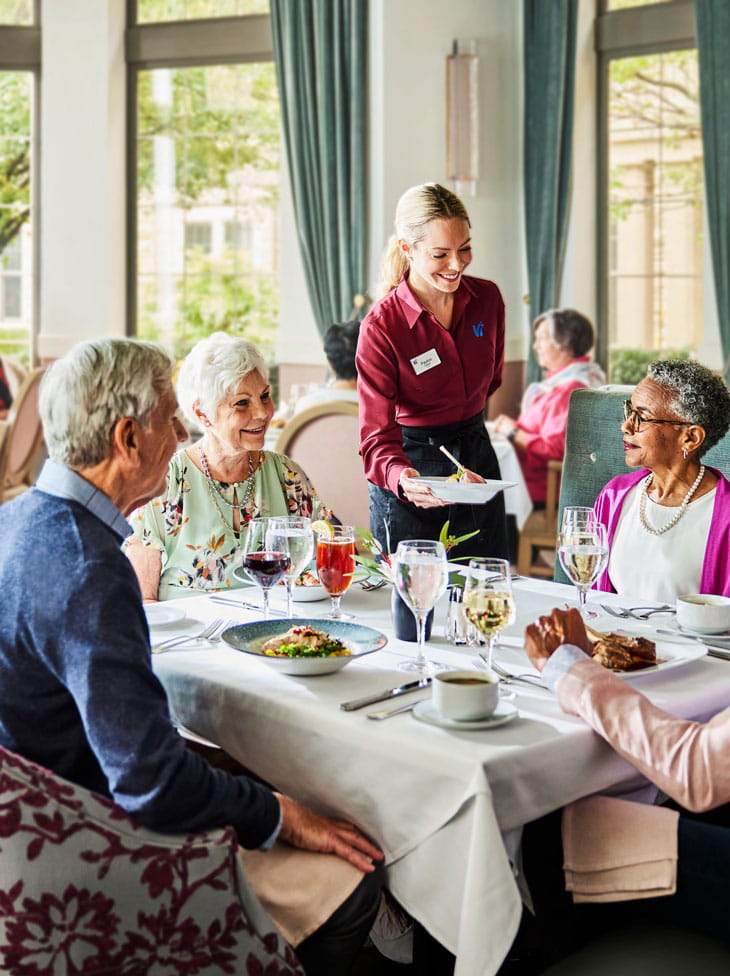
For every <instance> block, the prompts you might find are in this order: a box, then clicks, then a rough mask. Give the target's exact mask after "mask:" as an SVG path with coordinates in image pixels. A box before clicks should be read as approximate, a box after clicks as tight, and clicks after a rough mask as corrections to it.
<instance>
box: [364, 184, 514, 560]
mask: <svg viewBox="0 0 730 976" xmlns="http://www.w3.org/2000/svg"><path fill="white" fill-rule="evenodd" d="M471 259H472V253H471V230H470V224H469V217H468V215H467V212H466V209H465V208H464V205H463V203H462V202H461V200H459V198H458V197H457V196H455V195H454V194H453V193H451V192H450V191H449V190H447V189H446V188H445V187H443V186H440V185H439V184H438V183H426V184H423V185H422V186H415V187H411V189H410V190H407V191H406V192H405V193H404V194H403V196H402V197H401V199H400V200H399V202H398V206H397V208H396V215H395V234H394V235H393V237H392V238H391V240H390V244H389V247H388V250H387V252H386V256H385V258H384V261H383V282H382V294H383V295H384V297H383V298H381V299H380V301H378V302H376V304H375V305H373V307H372V308H371V309H370V311H369V312H368V314H367V316H366V317H365V319H364V320H363V322H362V325H361V327H360V340H359V343H358V350H357V370H358V393H359V397H360V453H361V455H362V459H363V464H364V467H365V476H366V478H367V479H368V481H369V483H370V485H369V492H370V528H371V530H372V532H373V534H374V535H375V536H376V537H377V538H378V539H379V540H380V541H381V543H382V544H383V545H386V544H387V540H386V528H387V532H388V533H389V536H390V540H389V541H390V546H391V549H392V548H394V547H395V545H396V544H397V543H398V542H399V541H400V540H401V539H414V538H426V539H429V538H430V539H436V538H438V535H439V531H440V529H441V526H442V525H443V523H444V521H445V520H446V519H447V518H448V519H449V521H450V527H451V532H452V534H455V535H462V534H466V533H468V532H471V531H473V530H474V529H478V530H480V532H479V535H477V536H475V537H474V538H472V539H470V540H469V542H468V543H465V544H464V545H463V546H462V547H461V549H460V550H459V554H460V555H466V554H469V553H471V554H474V555H493V556H501V555H506V548H507V546H506V529H505V518H504V501H503V498H502V495H501V494H499V495H497V497H496V498H495V499H494V500H492V501H491V502H489V503H488V504H487V505H452V506H448V507H445V503H444V502H442V501H440V500H439V499H438V498H436V497H435V496H434V495H433V494H432V493H431V491H430V489H429V488H426V487H424V486H422V485H420V484H418V483H415V482H414V481H413V480H412V479H413V478H416V477H418V476H419V475H421V476H427V475H430V476H443V475H450V474H453V473H454V466H453V464H451V462H450V461H448V460H447V458H446V457H444V455H443V454H442V453H441V452H440V450H439V446H440V445H441V444H443V445H444V446H445V447H447V448H448V450H449V451H451V453H452V454H453V455H454V456H455V457H456V458H457V459H458V460H459V461H460V463H461V464H462V465H463V466H464V468H466V469H468V472H469V473H468V474H467V475H466V477H467V479H469V480H476V481H481V480H483V479H485V478H499V477H500V473H499V465H498V463H497V459H496V457H495V454H494V450H493V448H492V445H491V443H490V441H489V438H488V436H487V433H486V430H485V427H484V408H485V405H486V402H487V398H488V397H489V396H490V394H491V393H493V392H494V390H496V389H497V388H498V387H499V385H500V383H501V382H502V366H503V361H504V302H503V301H502V296H501V294H500V292H499V289H498V288H497V286H496V285H495V284H494V282H492V281H484V280H483V279H481V278H472V277H469V276H467V275H466V274H465V273H464V272H465V271H466V269H467V268H468V266H469V264H470V263H471Z"/></svg>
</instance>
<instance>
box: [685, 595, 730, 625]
mask: <svg viewBox="0 0 730 976" xmlns="http://www.w3.org/2000/svg"><path fill="white" fill-rule="evenodd" d="M677 623H678V624H679V626H680V627H684V628H685V629H686V630H696V631H698V632H699V633H702V634H721V633H722V632H723V631H725V630H728V629H730V597H726V596H715V595H714V594H710V593H685V594H683V595H682V596H678V597H677Z"/></svg>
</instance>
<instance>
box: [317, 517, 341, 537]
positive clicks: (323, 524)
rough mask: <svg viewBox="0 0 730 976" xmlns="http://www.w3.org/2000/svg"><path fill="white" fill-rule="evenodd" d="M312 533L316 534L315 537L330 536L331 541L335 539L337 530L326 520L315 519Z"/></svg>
mask: <svg viewBox="0 0 730 976" xmlns="http://www.w3.org/2000/svg"><path fill="white" fill-rule="evenodd" d="M312 532H314V534H315V535H326V536H329V538H330V539H333V538H334V535H335V530H334V529H333V528H332V526H331V525H330V523H329V522H327V521H326V519H315V521H314V522H312Z"/></svg>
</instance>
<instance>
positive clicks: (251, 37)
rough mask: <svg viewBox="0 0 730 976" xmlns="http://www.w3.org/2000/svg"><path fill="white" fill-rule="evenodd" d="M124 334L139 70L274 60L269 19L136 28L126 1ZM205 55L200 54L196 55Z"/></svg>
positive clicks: (130, 314) (132, 329)
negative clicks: (125, 268) (125, 253)
mask: <svg viewBox="0 0 730 976" xmlns="http://www.w3.org/2000/svg"><path fill="white" fill-rule="evenodd" d="M124 46H125V60H126V64H127V166H126V169H127V201H128V205H127V208H126V209H127V247H126V251H127V293H126V303H127V315H126V321H127V335H129V336H134V335H136V332H137V202H136V201H137V178H136V173H137V79H138V74H139V72H140V71H148V70H154V69H155V68H188V67H199V66H208V65H222V64H247V63H252V62H257V61H273V60H274V44H273V39H272V36H271V17H270V15H269V14H242V15H241V16H238V17H218V18H213V19H207V20H186V21H165V22H164V23H158V24H147V23H145V24H137V0H127V29H126V31H125V37H124ZM201 52H204V53H201Z"/></svg>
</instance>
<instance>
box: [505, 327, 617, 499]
mask: <svg viewBox="0 0 730 976" xmlns="http://www.w3.org/2000/svg"><path fill="white" fill-rule="evenodd" d="M532 329H533V333H534V336H535V341H534V342H533V345H532V347H533V349H534V350H535V357H536V359H537V362H538V364H539V365H540V366H541V367H542V369H544V370H545V377H544V379H543V380H541V381H540V382H539V383H531V384H530V385H529V386H528V387H527V389H526V390H525V394H524V396H523V398H522V409H521V412H520V415H519V417H517V419H516V420H515V419H514V418H512V417H509V416H507V414H500V415H499V417H497V418H496V420H495V421H494V430H495V431H496V433H498V434H502V435H503V436H504V437H506V438H507V439H508V440H510V441H512V443H513V444H514V447H515V450H516V451H517V457H518V458H519V461H520V467H521V468H522V472H523V474H524V476H525V483H526V484H527V490H528V491H529V493H530V498H531V499H532V502H533V505H534V507H535V508H544V507H545V497H546V494H547V469H548V461H553V460H555V461H562V459H563V454H564V452H565V428H566V425H567V423H568V406H569V404H570V395H571V393H572V392H573V391H574V390H579V389H580V388H581V387H586V386H587V387H598V386H602V385H603V384H604V383H605V382H606V376H605V374H604V372H603V370H602V369H601V367H600V366H599V365H598V363H594V362H593V361H592V359H591V357H590V355H589V353H590V351H591V349H592V348H593V343H594V333H593V326H592V325H591V323H590V321H589V320H588V319H587V318H586V317H585V315H581V313H580V312H576V311H575V309H572V308H553V309H550V310H549V311H547V312H543V313H542V315H540V316H538V317H537V318H536V319H535V323H534V325H533V327H532Z"/></svg>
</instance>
